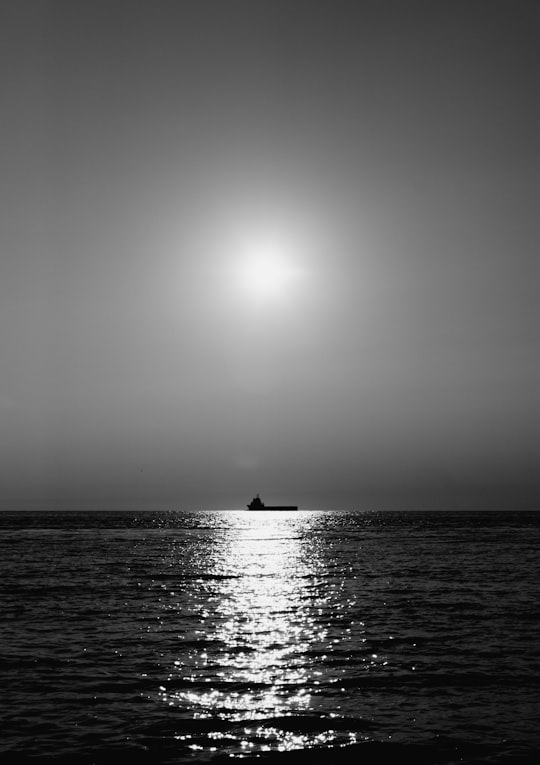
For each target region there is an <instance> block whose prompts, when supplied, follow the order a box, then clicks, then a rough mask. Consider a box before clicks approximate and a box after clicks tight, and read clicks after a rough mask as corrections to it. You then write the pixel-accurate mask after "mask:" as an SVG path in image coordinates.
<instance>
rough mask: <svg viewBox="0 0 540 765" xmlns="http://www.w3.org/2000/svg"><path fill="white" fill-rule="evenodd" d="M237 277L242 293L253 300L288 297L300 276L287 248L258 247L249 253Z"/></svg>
mask: <svg viewBox="0 0 540 765" xmlns="http://www.w3.org/2000/svg"><path fill="white" fill-rule="evenodd" d="M238 275H239V280H240V285H241V287H242V288H243V290H244V291H245V292H246V293H247V294H248V295H249V296H251V297H253V298H254V299H257V300H260V299H270V298H278V297H281V296H283V295H285V294H286V293H287V292H288V290H289V288H290V287H291V286H292V284H293V282H294V281H295V280H296V278H297V276H298V269H297V268H296V267H295V265H294V263H293V262H292V260H291V259H290V258H289V257H288V252H287V251H286V248H284V247H278V246H276V245H274V244H262V243H261V244H258V245H257V246H253V247H250V248H247V249H246V252H245V254H244V256H243V257H242V259H241V260H240V262H239V268H238Z"/></svg>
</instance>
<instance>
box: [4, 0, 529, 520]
mask: <svg viewBox="0 0 540 765" xmlns="http://www.w3.org/2000/svg"><path fill="white" fill-rule="evenodd" d="M0 15H1V19H0V30H1V31H0V36H1V37H2V40H1V47H0V50H1V53H0V56H1V58H2V61H1V66H0V72H1V74H0V77H1V82H2V107H3V108H2V127H1V131H2V140H1V151H2V182H1V195H2V199H1V205H0V215H1V229H0V231H1V233H0V248H1V266H0V333H1V335H0V337H1V357H0V359H1V360H0V364H1V367H0V433H1V436H0V454H1V462H0V471H1V474H0V499H1V506H2V507H12V506H21V507H24V506H25V504H30V503H34V504H35V503H44V504H46V505H48V506H51V505H52V506H54V505H55V504H56V503H60V502H63V503H68V505H69V504H71V506H76V505H78V504H79V505H80V504H82V503H84V502H90V503H93V502H104V503H113V504H114V503H118V506H121V505H122V503H126V504H127V505H130V503H131V504H132V505H133V506H135V505H145V504H146V505H148V506H149V507H156V508H157V507H161V506H168V507H183V508H191V507H235V506H240V505H243V504H245V503H246V502H247V501H249V499H251V497H252V495H253V493H254V492H256V491H260V492H261V494H262V496H263V499H267V500H268V501H269V502H275V501H287V502H294V503H298V504H300V505H301V506H304V507H344V508H345V507H347V508H354V507H398V508H399V507H410V508H415V507H422V508H424V507H435V508H436V507H440V508H446V507H495V506H502V507H509V508H512V507H538V500H539V498H540V476H539V471H538V469H537V467H538V462H539V456H540V455H539V452H540V449H539V443H540V441H539V436H540V433H539V431H540V427H539V424H540V418H539V412H540V396H539V391H540V362H539V335H540V301H539V299H538V292H539V284H540V280H539V276H540V274H539V248H538V245H539V242H540V215H539V211H538V202H539V199H540V193H539V192H540V180H539V179H540V174H539V171H540V142H539V136H540V101H539V94H540V45H539V28H540V7H539V4H538V2H537V0H532V1H531V2H528V1H527V0H506V1H503V2H501V1H499V0H447V1H446V0H424V1H416V0H395V1H392V0H373V1H372V2H371V1H370V2H364V1H363V0H353V1H352V2H340V1H339V0H329V1H328V2H319V0H305V1H304V0H284V1H283V2H282V1H281V0H271V1H270V0H268V1H262V0H244V1H242V2H239V1H237V0H209V1H207V0H174V1H173V2H171V1H169V2H167V1H163V0H147V1H145V2H138V1H137V0H125V1H124V0H107V2H101V1H100V0H86V1H82V0H79V1H78V0H60V1H52V0H35V1H29V0H4V2H3V3H2V8H1V11H0Z"/></svg>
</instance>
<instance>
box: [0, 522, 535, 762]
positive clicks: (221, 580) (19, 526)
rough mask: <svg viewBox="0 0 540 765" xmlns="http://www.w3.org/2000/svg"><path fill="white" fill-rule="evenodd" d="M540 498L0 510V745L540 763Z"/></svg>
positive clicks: (172, 755)
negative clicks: (387, 508) (484, 502)
mask: <svg viewBox="0 0 540 765" xmlns="http://www.w3.org/2000/svg"><path fill="white" fill-rule="evenodd" d="M539 542H540V513H533V512H495V511H494V512H489V511H483V512H437V511H433V512H411V511H408V512H398V511H395V512H377V511H368V512H355V513H353V512H346V511H328V512H326V511H313V512H311V511H302V510H299V511H298V512H271V511H261V512H249V511H245V510H238V511H212V512H205V511H198V512H183V511H182V512H181V511H157V510H156V511H147V512H140V511H136V512H135V511H133V512H130V511H122V512H99V511H88V512H69V511H63V512H51V511H49V510H48V511H41V512H30V511H27V512H17V513H15V512H2V513H0V680H1V683H0V689H1V693H0V761H2V762H3V763H23V762H24V763H26V762H32V763H49V762H51V763H52V762H54V763H75V764H77V763H83V764H84V765H90V763H105V762H110V761H111V758H114V757H118V758H122V759H123V760H124V761H125V762H128V763H131V765H146V764H148V765H150V763H152V765H154V764H157V765H160V764H165V763H166V764H171V765H172V764H174V763H178V764H180V763H214V764H216V763H224V762H228V763H231V761H234V760H235V759H238V760H240V759H241V760H242V765H245V764H247V763H254V762H257V763H260V765H264V763H283V764H284V765H285V764H286V763H315V762H321V761H322V762H323V763H353V762H354V763H362V764H363V765H370V764H371V763H383V762H384V763H387V762H390V763H396V765H397V763H399V764H400V765H403V764H404V763H414V764H415V765H422V764H425V765H430V764H431V765H435V763H437V764H439V765H441V764H443V763H498V764H502V763H505V764H506V763H521V764H522V765H525V764H528V765H532V763H535V764H536V763H540V599H539V588H540V555H539V547H540V546H539Z"/></svg>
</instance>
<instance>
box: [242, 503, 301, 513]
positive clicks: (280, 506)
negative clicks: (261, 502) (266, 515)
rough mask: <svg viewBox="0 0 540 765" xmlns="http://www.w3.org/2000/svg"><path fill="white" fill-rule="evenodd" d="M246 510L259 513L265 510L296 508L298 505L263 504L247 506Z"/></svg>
mask: <svg viewBox="0 0 540 765" xmlns="http://www.w3.org/2000/svg"><path fill="white" fill-rule="evenodd" d="M248 510H250V511H251V512H253V513H261V512H264V511H265V510H279V511H283V510H298V507H297V506H296V505H273V506H272V505H265V506H264V507H248Z"/></svg>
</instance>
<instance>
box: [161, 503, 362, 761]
mask: <svg viewBox="0 0 540 765" xmlns="http://www.w3.org/2000/svg"><path fill="white" fill-rule="evenodd" d="M309 516H310V514H309V513H300V512H299V513H288V512H271V511H269V512H260V513H252V514H251V513H246V512H243V513H230V514H226V520H225V521H224V528H223V527H222V528H221V529H220V533H219V534H216V535H215V536H214V538H213V541H214V543H213V545H212V550H211V554H209V555H208V557H207V559H206V561H205V562H204V576H203V575H202V573H203V571H202V566H203V564H201V567H200V571H201V577H200V579H198V580H197V582H196V584H197V588H198V592H197V595H196V598H195V599H196V602H197V608H198V610H199V627H198V629H197V630H195V631H193V632H192V633H191V634H190V638H191V639H190V640H189V641H188V642H189V650H188V651H186V650H185V648H186V647H187V646H186V642H185V643H184V650H183V651H182V653H181V656H180V657H179V658H178V659H176V660H175V661H174V666H173V667H172V668H171V672H170V675H169V680H170V683H169V684H168V687H166V686H163V687H162V688H161V691H160V697H161V699H162V701H163V702H165V703H166V704H168V705H170V706H174V707H176V708H178V709H179V711H184V712H186V711H187V710H189V714H190V716H191V718H192V719H193V720H198V721H199V722H201V723H202V722H204V721H208V722H210V721H211V720H212V721H215V720H223V721H225V720H226V721H228V723H236V724H237V726H238V727H237V730H236V731H235V732H234V733H233V732H232V731H231V730H230V727H229V728H227V731H226V733H225V732H224V731H223V730H222V729H219V726H218V728H217V729H214V730H211V731H210V730H209V732H208V733H207V736H206V746H209V745H210V739H211V740H214V741H215V740H226V741H227V745H228V746H229V747H230V746H231V744H232V740H233V739H235V751H237V752H241V751H248V750H249V749H250V747H253V746H254V745H255V744H254V742H256V747H257V749H258V750H260V751H262V750H264V749H268V748H271V749H278V750H284V749H295V748H300V747H305V746H317V745H320V744H322V743H324V742H327V741H329V740H335V738H336V735H335V731H333V730H331V726H329V727H330V729H328V730H325V731H321V730H315V729H313V730H303V729H302V726H301V725H300V728H299V727H298V724H297V723H296V724H295V721H297V722H298V720H306V719H308V718H307V717H306V715H307V714H308V713H310V712H313V710H314V704H313V699H312V692H313V688H314V686H317V683H318V679H317V677H318V675H320V657H321V655H322V654H324V651H325V650H327V649H328V648H329V647H331V643H333V642H335V640H332V636H331V635H329V634H328V632H329V631H328V624H327V623H326V622H325V621H324V620H320V619H319V618H318V615H319V614H320V613H321V611H322V610H323V609H322V607H323V606H324V601H325V599H326V597H327V595H326V592H325V589H324V588H323V587H321V582H320V581H319V579H318V575H319V574H320V570H319V569H320V564H319V562H318V561H319V552H318V545H319V544H322V539H321V538H320V537H319V536H318V535H314V536H313V537H310V536H309V535H307V534H306V533H305V527H306V525H309ZM224 517H225V514H224ZM317 606H320V607H317ZM310 657H313V658H310ZM315 657H317V658H315ZM263 723H264V724H263ZM346 735H347V742H348V743H350V741H351V735H352V734H350V733H347V734H346ZM181 738H182V739H183V740H186V739H189V738H190V736H189V735H183V736H182V737H181ZM353 740H356V738H355V736H354V735H353ZM192 746H193V747H199V744H197V743H193V744H192ZM205 748H206V747H205Z"/></svg>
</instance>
